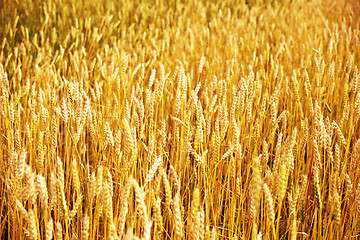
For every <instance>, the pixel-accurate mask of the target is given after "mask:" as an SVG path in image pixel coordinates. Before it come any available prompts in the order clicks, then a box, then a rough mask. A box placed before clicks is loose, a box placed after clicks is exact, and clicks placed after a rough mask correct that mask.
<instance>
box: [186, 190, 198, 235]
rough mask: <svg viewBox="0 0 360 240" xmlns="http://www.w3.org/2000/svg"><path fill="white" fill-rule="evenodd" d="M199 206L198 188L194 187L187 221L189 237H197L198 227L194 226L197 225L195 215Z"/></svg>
mask: <svg viewBox="0 0 360 240" xmlns="http://www.w3.org/2000/svg"><path fill="white" fill-rule="evenodd" d="M199 206H200V191H199V189H198V188H195V189H194V191H193V194H192V200H191V208H190V219H189V221H188V224H189V225H188V226H189V234H190V238H191V239H197V237H198V229H196V228H195V227H194V226H196V225H197V221H198V220H199V219H198V217H197V213H198V211H199Z"/></svg>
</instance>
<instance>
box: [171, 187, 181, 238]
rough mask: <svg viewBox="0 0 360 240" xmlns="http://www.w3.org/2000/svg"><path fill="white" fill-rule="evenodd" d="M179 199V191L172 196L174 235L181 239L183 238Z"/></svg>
mask: <svg viewBox="0 0 360 240" xmlns="http://www.w3.org/2000/svg"><path fill="white" fill-rule="evenodd" d="M181 204H182V203H181V199H180V192H177V193H176V194H175V198H174V204H173V206H174V222H175V235H176V236H177V237H178V238H180V239H182V238H183V221H182V216H181Z"/></svg>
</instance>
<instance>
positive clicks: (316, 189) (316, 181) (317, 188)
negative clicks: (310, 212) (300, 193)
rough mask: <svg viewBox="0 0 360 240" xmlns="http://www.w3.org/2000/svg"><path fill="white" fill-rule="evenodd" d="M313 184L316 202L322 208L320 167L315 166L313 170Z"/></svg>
mask: <svg viewBox="0 0 360 240" xmlns="http://www.w3.org/2000/svg"><path fill="white" fill-rule="evenodd" d="M313 186H314V194H315V203H316V206H317V207H318V208H319V209H321V208H322V201H321V192H320V191H321V190H320V182H319V169H318V168H317V167H314V172H313Z"/></svg>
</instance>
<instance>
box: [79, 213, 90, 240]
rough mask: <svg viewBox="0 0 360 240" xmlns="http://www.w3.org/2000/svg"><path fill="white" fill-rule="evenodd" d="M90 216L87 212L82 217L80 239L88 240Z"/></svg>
mask: <svg viewBox="0 0 360 240" xmlns="http://www.w3.org/2000/svg"><path fill="white" fill-rule="evenodd" d="M89 230H90V218H89V215H88V214H85V216H84V217H83V219H82V224H81V239H82V240H88V239H89V236H90V232H89Z"/></svg>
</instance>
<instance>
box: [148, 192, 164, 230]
mask: <svg viewBox="0 0 360 240" xmlns="http://www.w3.org/2000/svg"><path fill="white" fill-rule="evenodd" d="M150 198H151V205H152V208H153V213H154V219H155V222H156V224H157V229H158V232H159V234H161V233H162V232H163V231H164V229H163V228H164V225H163V217H162V215H161V198H160V197H157V198H155V193H154V191H153V190H151V191H150Z"/></svg>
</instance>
